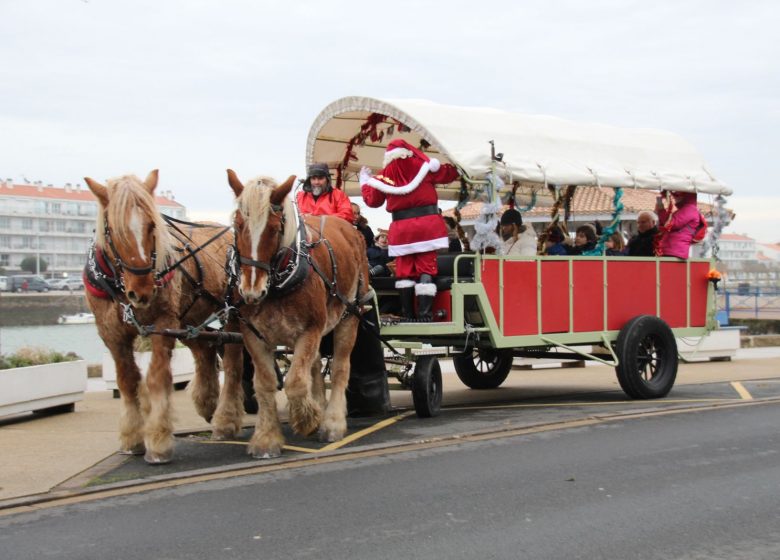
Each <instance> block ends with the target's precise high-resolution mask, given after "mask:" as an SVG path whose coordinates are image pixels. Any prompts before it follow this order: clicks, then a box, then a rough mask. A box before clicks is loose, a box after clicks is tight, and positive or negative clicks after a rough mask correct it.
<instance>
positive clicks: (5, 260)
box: [0, 254, 11, 266]
mask: <svg viewBox="0 0 780 560" xmlns="http://www.w3.org/2000/svg"><path fill="white" fill-rule="evenodd" d="M10 264H11V257H10V256H9V255H7V254H0V266H8V265H10Z"/></svg>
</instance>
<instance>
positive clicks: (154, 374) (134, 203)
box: [85, 170, 244, 464]
mask: <svg viewBox="0 0 780 560" xmlns="http://www.w3.org/2000/svg"><path fill="white" fill-rule="evenodd" d="M157 180H158V172H157V170H154V171H152V172H151V173H149V176H148V177H147V178H146V180H145V181H143V182H142V181H141V180H140V179H139V178H138V177H136V176H134V175H125V176H122V177H118V178H115V179H109V180H108V182H107V184H106V185H105V186H104V185H102V184H100V183H98V182H97V181H94V180H93V179H90V178H88V177H87V178H85V181H86V183H87V185H88V186H89V188H90V190H91V191H92V193H93V194H94V195H95V196H96V197H97V199H98V202H99V205H100V208H99V212H98V215H97V225H96V229H95V233H96V238H95V245H96V250H97V251H99V252H100V254H101V255H102V259H104V260H105V261H106V262H107V263H108V264H109V265H110V266H111V267H113V269H114V271H115V272H116V276H118V278H117V280H119V284H118V286H120V287H121V290H120V293H118V294H117V296H118V297H117V300H116V301H114V300H112V299H111V298H109V297H98V296H97V295H95V294H93V293H91V291H90V290H87V293H86V298H87V303H88V305H89V308H90V309H91V310H92V312H93V313H94V314H95V323H96V325H97V328H98V333H99V334H100V337H101V338H102V339H103V343H104V344H105V345H106V347H107V348H108V350H109V351H110V352H111V355H112V357H113V359H114V362H115V364H116V372H117V385H118V387H119V392H120V395H121V413H120V421H119V440H120V452H121V453H125V454H136V455H137V454H144V458H145V460H146V461H147V462H149V463H152V464H157V463H167V462H169V461H170V460H171V459H172V457H173V447H174V438H173V421H172V410H171V401H170V396H171V392H172V385H173V378H172V374H171V364H170V362H171V352H172V350H173V347H174V344H175V342H176V341H175V340H174V339H173V338H169V337H165V336H154V335H152V336H151V339H152V360H151V364H150V365H149V370H148V372H147V375H146V380H145V383H144V382H143V380H142V378H141V373H140V372H139V370H138V366H137V365H136V363H135V359H134V357H133V342H134V340H135V338H136V337H137V336H138V335H139V333H138V330H137V329H136V327H135V326H132V325H129V324H127V323H126V322H125V321H124V320H123V309H122V307H121V305H120V303H124V301H126V302H128V303H129V304H130V305H131V306H132V309H133V311H134V313H135V317H136V319H137V321H138V323H139V324H141V325H144V326H146V325H153V326H154V328H155V330H162V329H166V328H173V329H181V328H183V327H184V326H187V325H192V326H195V325H200V324H201V323H202V322H203V321H204V320H205V319H206V318H207V317H208V316H209V315H210V314H211V313H212V312H213V311H214V310H215V303H214V302H213V300H211V299H210V298H207V297H203V294H202V293H198V290H197V289H196V288H194V287H193V285H192V283H191V282H190V281H189V280H187V279H186V278H185V277H184V274H183V272H182V270H181V269H182V268H183V269H185V270H186V272H187V273H188V274H189V275H190V277H191V278H194V279H197V278H199V276H200V274H201V273H200V272H199V270H198V264H197V262H196V261H200V264H201V266H200V268H201V269H202V289H203V290H207V291H208V292H210V293H211V294H213V295H214V296H215V297H216V298H220V297H222V296H223V294H225V293H226V283H227V275H226V274H225V273H224V266H225V262H226V254H227V251H228V249H229V247H230V246H231V244H232V243H233V235H232V234H231V233H230V232H227V233H225V234H224V235H222V236H221V237H219V238H218V239H216V240H215V241H213V242H212V243H210V244H209V245H208V246H207V247H205V248H203V249H202V250H201V251H200V252H198V254H197V257H198V258H197V259H196V258H194V257H193V258H187V259H186V260H185V261H184V262H182V263H181V265H180V267H179V268H176V269H175V270H174V272H169V273H167V274H164V272H165V270H166V266H167V265H168V264H169V263H172V262H175V261H176V260H178V259H180V258H182V257H183V256H186V255H187V254H188V251H187V250H183V248H182V246H183V245H184V243H185V242H187V240H186V239H181V237H182V236H181V234H174V233H173V232H172V231H171V230H169V228H168V227H167V226H166V224H165V222H164V221H163V220H162V218H161V216H160V213H159V211H158V209H157V205H156V203H155V199H154V190H155V187H156V186H157ZM204 225H206V226H209V227H200V228H198V227H193V228H191V232H188V235H189V237H190V238H191V239H192V241H191V242H189V243H190V245H198V246H200V245H202V244H204V243H205V242H206V241H208V240H209V239H210V238H212V236H214V235H215V233H216V232H218V231H219V228H220V227H223V226H219V225H218V224H204ZM177 248H178V249H179V250H178V251H177ZM190 250H191V249H190ZM161 275H162V276H161ZM123 300H124V301H123ZM227 330H233V331H236V332H237V331H238V326H237V324H234V323H231V324H229V325H228V326H227ZM182 342H183V343H184V344H185V345H186V346H188V347H189V349H190V350H191V351H192V354H193V356H194V358H195V377H194V380H193V382H192V383H191V384H190V385H191V387H190V391H191V396H192V399H193V401H194V403H195V407H196V410H197V411H198V413H199V414H200V415H201V416H202V417H203V418H205V419H206V420H207V421H212V419H213V425H214V436H213V437H215V438H217V439H223V438H229V437H232V436H234V435H235V434H236V433H238V432H239V431H240V429H241V421H242V417H243V412H244V409H243V390H242V388H241V368H242V361H243V360H242V350H241V345H237V344H227V345H225V355H224V358H223V365H224V370H225V384H224V389H223V391H222V393H221V394H220V389H219V378H218V372H217V349H216V348H215V347H214V346H213V345H210V344H209V343H207V342H201V341H198V340H197V339H190V340H183V341H182Z"/></svg>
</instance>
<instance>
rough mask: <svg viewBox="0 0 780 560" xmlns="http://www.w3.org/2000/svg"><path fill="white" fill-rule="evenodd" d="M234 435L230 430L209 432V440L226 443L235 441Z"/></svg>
mask: <svg viewBox="0 0 780 560" xmlns="http://www.w3.org/2000/svg"><path fill="white" fill-rule="evenodd" d="M235 437H236V434H235V432H233V431H232V430H214V431H213V432H211V439H212V440H213V441H227V440H230V439H235Z"/></svg>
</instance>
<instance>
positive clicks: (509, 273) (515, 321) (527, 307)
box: [504, 260, 539, 336]
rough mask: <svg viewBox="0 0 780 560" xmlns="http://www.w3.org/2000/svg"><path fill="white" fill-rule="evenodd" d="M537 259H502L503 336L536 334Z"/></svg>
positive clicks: (537, 326)
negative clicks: (504, 312) (504, 314)
mask: <svg viewBox="0 0 780 560" xmlns="http://www.w3.org/2000/svg"><path fill="white" fill-rule="evenodd" d="M536 266H537V261H509V260H507V261H504V310H505V311H506V316H505V317H504V336H518V335H524V334H538V333H539V323H538V317H537V301H536V299H537V292H536V284H537V280H536Z"/></svg>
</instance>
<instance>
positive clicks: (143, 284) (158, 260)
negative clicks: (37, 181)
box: [84, 169, 170, 308]
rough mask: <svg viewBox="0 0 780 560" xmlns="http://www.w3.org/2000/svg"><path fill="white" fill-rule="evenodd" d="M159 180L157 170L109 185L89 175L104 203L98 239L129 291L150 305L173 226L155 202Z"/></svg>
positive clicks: (143, 304)
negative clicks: (141, 176) (162, 215)
mask: <svg viewBox="0 0 780 560" xmlns="http://www.w3.org/2000/svg"><path fill="white" fill-rule="evenodd" d="M157 179H158V171H157V170H156V169H155V170H154V171H152V172H151V173H149V175H148V176H147V177H146V180H145V181H143V182H142V181H141V180H140V179H139V178H138V177H136V176H135V175H124V176H122V177H117V178H115V179H109V180H108V181H107V185H101V184H100V183H98V182H97V181H95V180H93V179H90V178H89V177H85V178H84V180H85V181H86V183H87V185H88V186H89V189H90V190H91V191H92V193H93V194H94V195H95V197H97V199H98V203H99V204H100V212H98V216H97V227H96V228H95V244H96V245H97V247H99V248H100V250H101V251H103V253H104V255H106V257H107V258H108V259H109V260H110V261H111V262H112V264H113V265H114V267H115V269H116V272H117V274H119V276H120V280H121V283H122V286H123V287H124V293H125V296H126V297H127V299H128V301H129V302H130V303H131V304H132V305H133V306H134V307H137V308H146V307H149V305H150V304H151V302H152V299H153V297H154V294H155V292H156V291H157V287H158V284H159V281H158V273H159V272H160V271H161V270H163V269H164V268H165V265H166V262H167V260H168V254H169V247H170V238H169V234H168V230H167V228H166V227H165V224H164V222H163V221H162V218H161V216H160V213H159V211H158V209H157V205H156V203H155V201H154V189H155V188H156V187H157Z"/></svg>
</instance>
